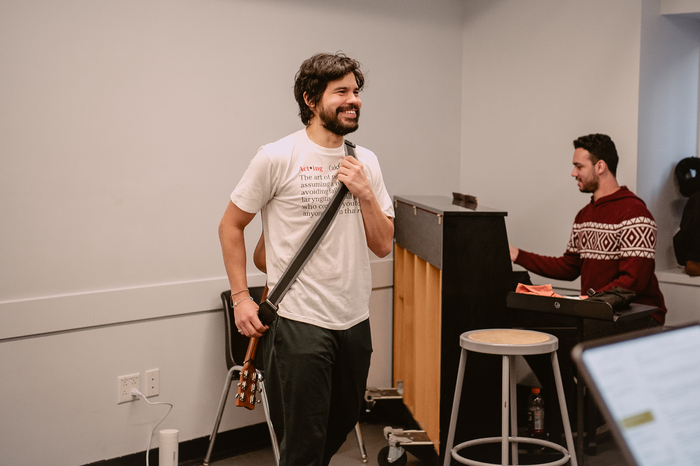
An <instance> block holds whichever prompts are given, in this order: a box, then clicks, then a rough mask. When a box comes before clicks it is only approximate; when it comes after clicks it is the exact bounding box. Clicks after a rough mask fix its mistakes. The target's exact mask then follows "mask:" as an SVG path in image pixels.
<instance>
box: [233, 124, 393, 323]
mask: <svg viewBox="0 0 700 466" xmlns="http://www.w3.org/2000/svg"><path fill="white" fill-rule="evenodd" d="M355 151H356V156H357V159H358V160H359V161H361V162H362V163H363V164H364V168H365V174H366V175H367V178H368V179H369V182H370V185H371V187H372V190H373V191H374V195H375V197H376V198H377V201H378V202H379V206H380V207H381V209H382V212H384V214H385V215H387V216H389V217H393V216H394V209H393V205H392V203H391V198H390V197H389V193H387V191H386V187H385V186H384V180H383V178H382V172H381V169H380V168H379V163H378V161H377V157H376V155H374V153H373V152H371V151H370V150H367V149H365V148H363V147H360V146H357V148H356V149H355ZM343 157H345V152H344V148H343V147H342V146H341V147H338V148H334V149H329V148H325V147H321V146H319V145H318V144H315V143H314V142H313V141H311V140H310V139H309V137H308V135H307V134H306V130H305V129H302V130H300V131H297V132H296V133H293V134H291V135H289V136H287V137H285V138H282V139H280V140H279V141H277V142H273V143H271V144H267V145H265V146H263V147H261V148H260V150H259V151H258V153H257V154H256V155H255V157H254V158H253V160H252V161H251V162H250V165H249V166H248V169H247V170H246V172H245V174H244V175H243V178H242V179H241V181H240V182H239V183H238V185H237V186H236V189H234V191H233V193H231V201H232V202H233V203H234V204H235V205H236V206H238V208H240V209H241V210H243V211H245V212H249V213H256V212H258V211H260V210H262V220H263V229H264V231H265V253H266V260H267V281H268V286H269V287H270V289H272V288H273V287H274V286H275V284H276V283H277V281H278V280H279V278H280V277H281V276H282V273H283V272H284V270H285V269H286V267H287V265H288V264H289V262H290V261H291V260H292V258H293V257H294V255H295V254H296V252H297V251H298V250H299V248H300V247H301V245H302V244H303V243H304V240H305V239H306V237H307V235H308V233H309V231H310V230H311V228H312V227H313V226H314V224H315V223H316V221H317V220H318V218H319V216H320V215H321V214H322V213H323V210H324V209H325V206H326V205H327V204H328V203H329V202H330V200H331V199H332V197H333V194H334V193H335V192H336V191H337V189H338V188H339V186H340V183H339V182H338V180H337V174H338V167H339V165H340V162H341V160H342V159H343ZM371 291H372V280H371V275H370V264H369V249H368V247H367V238H366V236H365V229H364V224H363V222H362V213H361V212H360V201H359V200H358V199H357V198H355V197H354V196H352V195H350V194H348V195H347V197H346V198H345V199H344V200H343V204H342V205H341V206H340V208H339V209H338V214H337V215H336V217H335V219H334V220H333V222H332V223H331V225H330V227H329V228H328V232H327V233H326V236H325V237H324V238H323V240H322V241H321V243H320V244H319V245H318V248H317V249H316V251H314V253H313V254H312V256H311V258H310V259H309V261H308V262H307V263H306V265H305V266H304V268H303V270H302V271H301V273H300V274H299V276H298V277H297V280H296V281H295V282H294V283H293V284H292V286H291V287H290V289H289V291H288V292H287V294H286V295H285V296H284V298H283V299H282V302H281V303H280V305H279V310H278V314H279V315H280V316H282V317H285V318H288V319H292V320H296V321H300V322H306V323H309V324H313V325H317V326H319V327H323V328H327V329H331V330H346V329H348V328H350V327H352V326H353V325H355V324H358V323H359V322H362V321H363V320H365V319H367V318H368V317H369V295H370V292H371Z"/></svg>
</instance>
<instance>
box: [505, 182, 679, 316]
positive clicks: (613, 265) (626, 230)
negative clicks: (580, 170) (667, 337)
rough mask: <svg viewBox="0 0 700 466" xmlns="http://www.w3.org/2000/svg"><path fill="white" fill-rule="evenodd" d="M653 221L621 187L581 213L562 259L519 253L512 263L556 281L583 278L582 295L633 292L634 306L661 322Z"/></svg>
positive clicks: (641, 204)
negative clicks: (644, 308) (649, 308)
mask: <svg viewBox="0 0 700 466" xmlns="http://www.w3.org/2000/svg"><path fill="white" fill-rule="evenodd" d="M655 250H656V222H655V221H654V217H652V215H651V213H650V212H649V210H648V209H647V208H646V205H645V204H644V201H642V200H641V199H640V198H638V197H637V196H636V195H635V194H634V193H632V191H630V190H629V189H627V187H625V186H622V187H621V188H620V189H619V190H618V191H616V192H614V193H613V194H610V195H609V196H605V197H601V198H600V199H598V200H597V201H593V199H592V198H591V202H590V204H588V205H587V206H585V207H584V208H583V209H581V210H580V211H579V213H578V214H577V215H576V219H575V220H574V226H573V228H572V230H571V238H570V239H569V244H568V245H567V246H566V252H565V253H564V255H563V256H561V257H549V256H540V255H538V254H533V253H531V252H527V251H523V250H521V251H520V253H519V254H518V257H517V259H516V260H515V263H516V264H519V265H521V266H523V267H525V268H526V269H527V270H529V271H531V272H534V273H536V274H538V275H542V276H544V277H548V278H554V279H557V280H574V279H576V278H577V277H578V276H579V275H580V276H581V294H582V295H586V291H587V290H589V289H591V288H592V289H594V290H595V291H607V290H609V289H611V288H613V287H616V286H619V287H620V288H625V289H627V290H632V291H634V292H635V293H637V299H636V301H635V302H638V303H642V304H649V305H652V306H656V307H658V308H659V309H661V312H656V313H654V314H653V316H654V318H655V319H656V320H658V321H659V322H661V323H664V321H665V318H666V304H665V303H664V297H663V295H662V294H661V290H660V289H659V281H658V280H657V279H656V275H655V274H654V267H655V261H654V255H655Z"/></svg>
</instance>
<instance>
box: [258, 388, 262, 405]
mask: <svg viewBox="0 0 700 466" xmlns="http://www.w3.org/2000/svg"><path fill="white" fill-rule="evenodd" d="M258 393H262V388H258ZM259 402H260V400H258V403H259Z"/></svg>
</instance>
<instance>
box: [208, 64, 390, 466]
mask: <svg viewBox="0 0 700 466" xmlns="http://www.w3.org/2000/svg"><path fill="white" fill-rule="evenodd" d="M363 85H364V75H363V74H362V72H361V71H360V64H359V63H358V62H357V61H356V60H353V59H351V58H349V57H347V56H346V55H344V54H342V53H337V54H325V53H323V54H317V55H314V56H312V57H311V58H309V59H307V60H305V61H304V62H303V63H302V65H301V68H300V69H299V71H298V73H297V75H296V82H295V86H294V96H295V98H296V100H297V103H298V105H299V116H300V117H301V121H302V123H303V124H304V125H305V128H303V129H301V130H299V131H297V132H295V133H293V134H291V135H289V136H287V137H284V138H282V139H280V140H279V141H276V142H273V143H270V144H267V145H264V146H262V147H261V148H260V150H259V151H258V153H257V155H255V157H254V158H253V160H252V161H251V162H250V165H249V166H248V169H247V170H246V172H245V173H244V175H243V177H242V178H241V180H240V182H239V183H238V185H237V186H236V188H235V189H234V191H233V193H232V194H231V200H230V202H229V204H228V207H227V209H226V212H225V213H224V216H223V218H222V220H221V223H220V226H219V236H220V239H221V245H222V251H223V256H224V264H225V266H226V272H227V274H228V277H229V282H230V285H231V292H232V296H233V298H232V299H233V301H234V302H233V304H234V314H235V322H236V326H237V327H238V329H239V332H240V333H242V334H243V335H246V336H256V337H259V336H262V335H263V333H264V334H265V336H264V337H263V339H262V346H263V358H264V364H265V376H266V389H267V394H268V399H269V401H270V415H271V417H272V422H273V425H274V427H275V433H276V435H277V440H278V441H279V445H280V463H279V464H280V466H292V465H293V466H301V465H327V464H328V463H329V462H330V459H331V457H332V456H333V455H334V454H335V452H336V451H338V449H339V448H340V446H341V445H342V444H343V442H344V441H345V439H346V437H347V434H348V433H349V432H351V431H352V430H353V428H354V426H355V424H356V423H357V421H358V418H359V414H360V409H361V406H362V402H363V397H364V391H365V389H366V383H367V374H368V371H369V364H370V356H371V353H372V342H371V336H370V327H369V297H370V292H371V276H370V263H369V251H370V250H371V251H372V252H374V253H375V254H376V255H377V256H379V257H384V256H386V255H387V254H389V252H391V249H392V238H393V234H394V224H393V216H394V211H393V206H392V202H391V198H390V197H389V194H388V193H387V190H386V187H385V186H384V181H383V178H382V172H381V170H380V167H379V163H378V161H377V157H376V156H375V154H374V153H373V152H371V151H370V150H368V149H366V148H364V147H361V146H359V145H358V146H357V147H356V149H355V151H356V157H357V158H354V157H351V156H346V155H345V152H344V146H345V144H344V136H345V135H346V134H349V133H351V132H353V131H355V130H357V128H358V125H359V118H360V109H361V107H362V101H361V99H360V96H359V94H360V91H361V90H362V87H363ZM341 182H342V183H344V184H345V185H346V186H347V187H348V189H349V194H348V195H347V196H346V197H345V198H344V200H343V204H342V205H341V207H340V209H339V210H338V214H337V216H336V218H335V219H334V220H333V222H332V223H331V225H330V227H329V228H328V232H327V234H326V236H325V237H324V238H323V240H322V241H321V242H320V243H319V245H318V247H317V249H316V250H315V251H314V253H313V254H312V256H311V258H310V260H309V261H308V262H307V263H306V265H305V266H304V268H303V269H302V271H301V273H300V274H299V276H298V277H297V279H296V281H295V282H294V283H293V284H292V286H291V287H290V289H289V291H288V292H287V294H286V295H285V296H284V298H283V299H282V301H281V302H280V303H279V306H278V312H277V317H276V318H275V319H274V320H273V321H272V322H271V323H270V324H269V328H268V327H267V326H265V325H263V324H262V323H261V322H260V320H259V318H258V306H257V305H256V304H255V303H254V302H253V301H252V300H250V299H248V297H249V294H248V285H247V281H246V265H245V264H246V250H245V244H244V234H243V233H244V229H245V227H246V226H247V225H248V223H249V222H250V221H251V220H252V219H253V217H254V216H255V214H256V213H257V212H258V211H260V212H261V213H262V221H263V230H264V232H265V234H264V240H263V241H264V246H262V245H261V247H263V249H262V251H264V254H262V255H256V258H257V257H264V262H265V263H264V264H257V265H258V266H259V267H261V268H263V269H264V270H266V272H267V279H268V285H269V287H270V289H272V288H274V286H275V284H276V283H277V281H278V280H279V279H280V277H281V275H282V273H283V272H284V270H285V269H286V266H287V264H289V262H290V261H291V260H292V258H293V257H294V255H295V254H296V252H297V250H298V249H299V248H300V247H301V245H302V244H303V243H304V240H305V239H306V236H307V235H308V232H309V231H310V230H311V228H312V227H313V226H314V224H315V223H316V220H317V219H318V217H319V215H320V214H321V213H322V211H323V210H324V208H325V206H326V204H327V203H328V202H329V200H330V199H331V198H332V197H333V194H334V192H335V191H336V190H337V189H338V188H339V186H340V183H341Z"/></svg>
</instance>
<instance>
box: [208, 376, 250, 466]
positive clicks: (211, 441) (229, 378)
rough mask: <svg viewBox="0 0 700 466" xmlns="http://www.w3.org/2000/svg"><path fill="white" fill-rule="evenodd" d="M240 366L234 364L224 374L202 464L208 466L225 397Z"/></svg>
mask: <svg viewBox="0 0 700 466" xmlns="http://www.w3.org/2000/svg"><path fill="white" fill-rule="evenodd" d="M240 369H241V367H240V366H234V367H232V368H231V369H229V371H228V374H227V375H226V382H224V393H223V394H222V395H221V400H220V401H219V410H218V412H217V413H216V421H214V430H213V431H212V433H211V437H209V448H208V449H207V455H206V456H205V457H204V461H203V463H202V464H203V465H204V466H209V460H211V453H212V451H214V442H215V441H216V434H217V433H218V431H219V425H220V424H221V416H222V415H223V414H224V407H225V406H226V399H227V398H228V392H229V390H230V389H231V382H232V381H233V373H234V372H236V371H237V370H240Z"/></svg>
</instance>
